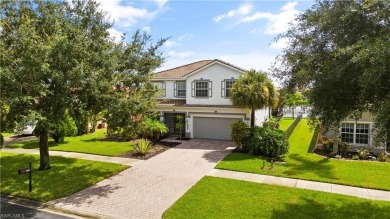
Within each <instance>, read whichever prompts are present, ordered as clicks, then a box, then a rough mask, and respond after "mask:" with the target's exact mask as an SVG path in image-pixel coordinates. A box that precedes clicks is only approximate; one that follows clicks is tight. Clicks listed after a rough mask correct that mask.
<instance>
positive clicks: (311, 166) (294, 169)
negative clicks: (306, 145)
mask: <svg viewBox="0 0 390 219" xmlns="http://www.w3.org/2000/svg"><path fill="white" fill-rule="evenodd" d="M328 163H329V158H323V159H321V160H318V161H317V160H312V159H308V158H306V157H304V156H302V155H300V154H289V155H288V159H287V164H285V166H286V167H287V168H288V170H286V171H284V173H285V174H287V175H288V176H292V177H294V176H296V175H301V174H305V173H311V174H315V175H317V176H319V177H320V178H326V179H332V180H338V179H339V178H338V177H336V176H334V172H333V167H332V166H331V165H329V164H328Z"/></svg>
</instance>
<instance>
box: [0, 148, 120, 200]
mask: <svg viewBox="0 0 390 219" xmlns="http://www.w3.org/2000/svg"><path fill="white" fill-rule="evenodd" d="M29 162H32V184H33V191H32V192H31V193H29V192H28V175H27V174H26V175H18V169H20V168H24V167H28V163H29ZM50 163H51V169H50V170H46V171H38V170H37V169H38V167H39V156H34V155H22V154H13V155H10V156H8V155H5V156H2V157H1V165H0V167H1V176H2V179H1V184H0V188H1V192H2V193H5V194H10V195H14V196H19V197H25V198H28V199H33V200H38V201H49V200H54V199H57V198H61V197H64V196H67V195H71V194H73V193H76V192H78V191H80V190H82V189H84V188H86V187H89V186H91V185H93V184H95V183H97V182H99V181H102V180H103V179H105V178H107V177H110V176H111V175H114V174H116V173H118V172H120V171H123V170H124V169H126V167H123V168H116V165H111V164H105V163H99V164H96V165H91V161H86V160H78V159H73V158H65V157H57V156H51V157H50ZM115 189H118V187H116V186H105V187H102V188H100V189H97V190H95V193H94V194H90V196H88V195H84V196H83V199H82V198H78V199H76V200H75V201H76V204H77V202H80V203H81V202H83V201H84V200H87V199H89V197H91V196H99V197H106V196H107V195H108V194H109V193H111V192H112V191H113V190H115Z"/></svg>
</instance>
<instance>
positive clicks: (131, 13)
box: [98, 0, 167, 28]
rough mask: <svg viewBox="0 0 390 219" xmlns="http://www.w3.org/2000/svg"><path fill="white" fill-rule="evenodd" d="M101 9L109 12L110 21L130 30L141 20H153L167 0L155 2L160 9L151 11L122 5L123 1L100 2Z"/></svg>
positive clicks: (106, 0)
mask: <svg viewBox="0 0 390 219" xmlns="http://www.w3.org/2000/svg"><path fill="white" fill-rule="evenodd" d="M98 1H99V2H100V9H101V10H103V11H105V12H107V13H108V15H109V17H110V20H111V21H115V26H117V27H119V28H128V27H131V26H134V25H135V24H137V23H138V22H139V21H140V20H151V19H153V18H154V17H155V16H156V15H157V14H158V13H159V12H160V11H161V10H164V9H163V7H164V5H165V4H166V2H167V0H155V2H156V3H157V5H158V9H157V10H155V11H149V10H148V9H146V8H137V7H135V6H133V5H124V4H121V0H98Z"/></svg>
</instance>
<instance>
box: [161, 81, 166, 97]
mask: <svg viewBox="0 0 390 219" xmlns="http://www.w3.org/2000/svg"><path fill="white" fill-rule="evenodd" d="M161 86H162V89H163V90H164V97H165V96H166V95H167V90H166V86H165V82H162V85H161Z"/></svg>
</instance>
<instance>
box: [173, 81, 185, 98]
mask: <svg viewBox="0 0 390 219" xmlns="http://www.w3.org/2000/svg"><path fill="white" fill-rule="evenodd" d="M186 90H187V89H186V82H185V81H176V82H175V97H186V93H187V92H186Z"/></svg>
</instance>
